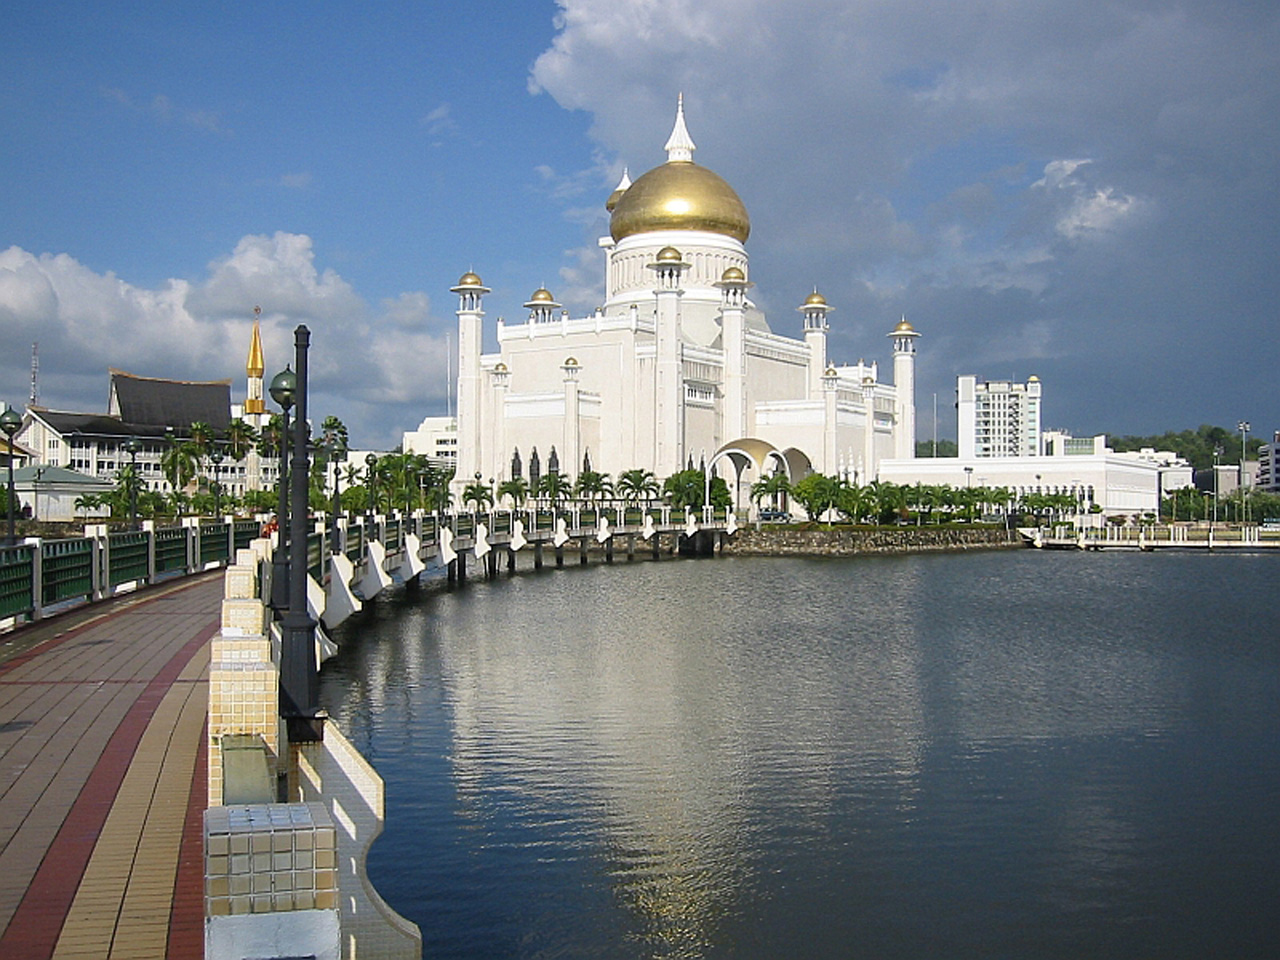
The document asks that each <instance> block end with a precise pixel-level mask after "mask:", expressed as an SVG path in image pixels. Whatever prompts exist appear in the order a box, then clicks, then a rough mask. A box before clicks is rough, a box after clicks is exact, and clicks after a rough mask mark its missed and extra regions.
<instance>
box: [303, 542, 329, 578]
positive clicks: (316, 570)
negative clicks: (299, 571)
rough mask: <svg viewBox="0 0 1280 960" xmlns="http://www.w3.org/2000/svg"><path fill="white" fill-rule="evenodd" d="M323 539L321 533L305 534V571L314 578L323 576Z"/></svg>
mask: <svg viewBox="0 0 1280 960" xmlns="http://www.w3.org/2000/svg"><path fill="white" fill-rule="evenodd" d="M324 540H325V538H324V534H322V533H311V534H308V535H307V573H309V574H311V576H312V578H314V579H316V580H320V579H322V578H323V577H324V557H325V552H326V551H325V549H324Z"/></svg>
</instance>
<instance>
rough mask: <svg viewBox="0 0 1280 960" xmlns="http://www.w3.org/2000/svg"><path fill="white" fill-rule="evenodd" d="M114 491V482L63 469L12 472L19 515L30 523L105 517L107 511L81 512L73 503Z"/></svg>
mask: <svg viewBox="0 0 1280 960" xmlns="http://www.w3.org/2000/svg"><path fill="white" fill-rule="evenodd" d="M6 479H7V478H6ZM114 489H115V484H113V483H110V482H108V481H106V480H101V479H99V478H97V477H90V476H86V475H85V474H83V473H77V472H76V471H75V470H68V469H67V468H66V467H52V466H33V467H32V466H29V467H21V468H18V469H16V470H14V471H13V493H14V497H15V498H16V499H17V501H18V509H19V511H20V512H21V516H22V517H24V518H26V519H29V520H44V521H46V522H54V521H68V520H82V519H86V518H94V519H100V518H102V517H106V516H108V515H109V514H110V512H111V511H110V509H109V508H107V507H93V508H90V509H83V508H79V507H77V506H76V501H78V500H80V499H81V498H82V497H85V496H101V495H102V494H104V493H110V492H111V491H112V490H114ZM0 502H3V497H0Z"/></svg>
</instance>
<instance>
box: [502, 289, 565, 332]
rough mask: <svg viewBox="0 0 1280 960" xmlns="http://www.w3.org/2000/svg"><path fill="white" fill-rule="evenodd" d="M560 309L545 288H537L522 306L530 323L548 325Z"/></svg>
mask: <svg viewBox="0 0 1280 960" xmlns="http://www.w3.org/2000/svg"><path fill="white" fill-rule="evenodd" d="M486 292H487V291H486ZM560 307H561V305H560V304H558V303H556V298H555V297H553V296H552V295H551V291H550V290H548V289H547V288H546V287H539V288H538V289H537V290H535V291H533V296H531V297H530V298H529V301H528V302H527V303H526V304H525V305H524V308H525V309H526V310H528V311H529V322H530V323H550V322H551V321H552V320H554V319H555V315H556V311H557V310H559V309H560Z"/></svg>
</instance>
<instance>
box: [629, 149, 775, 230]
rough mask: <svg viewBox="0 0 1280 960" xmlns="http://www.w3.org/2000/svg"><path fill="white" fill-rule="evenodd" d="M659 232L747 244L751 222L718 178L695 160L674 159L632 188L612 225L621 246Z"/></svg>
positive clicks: (729, 187) (650, 173)
mask: <svg viewBox="0 0 1280 960" xmlns="http://www.w3.org/2000/svg"><path fill="white" fill-rule="evenodd" d="M655 230H705V231H707V232H708V233H722V234H726V235H727V236H730V237H733V238H734V239H735V240H737V241H739V242H741V243H746V240H747V237H748V236H749V235H750V233H751V218H750V217H748V216H747V208H746V207H745V206H743V204H742V201H741V200H740V199H739V198H738V195H737V194H736V193H734V191H733V187H731V186H729V184H728V183H726V182H725V180H724V179H723V178H722V177H720V176H719V175H718V174H716V173H713V172H711V171H710V170H708V169H707V168H706V167H700V166H698V164H696V163H693V162H692V161H689V160H668V161H667V162H666V163H664V164H662V166H660V167H654V168H653V169H652V170H650V171H649V172H648V173H646V174H645V175H644V176H642V177H640V179H638V180H636V181H635V183H633V184H631V186H630V187H628V188H627V190H626V191H625V192H624V193H623V194H622V196H621V197H619V198H618V201H617V204H616V205H615V206H614V208H613V216H612V218H611V219H610V221H609V233H610V234H611V235H612V236H613V239H614V240H615V241H618V240H621V239H623V238H624V237H630V236H632V235H634V234H637V233H651V232H653V231H655Z"/></svg>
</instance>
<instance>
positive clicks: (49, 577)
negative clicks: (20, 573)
mask: <svg viewBox="0 0 1280 960" xmlns="http://www.w3.org/2000/svg"><path fill="white" fill-rule="evenodd" d="M40 570H41V578H40V580H41V583H40V602H41V603H42V604H45V605H49V604H54V603H61V602H62V601H64V600H76V599H79V598H81V597H88V596H91V595H92V594H93V541H91V540H46V541H44V542H43V543H41V544H40Z"/></svg>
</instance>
